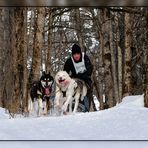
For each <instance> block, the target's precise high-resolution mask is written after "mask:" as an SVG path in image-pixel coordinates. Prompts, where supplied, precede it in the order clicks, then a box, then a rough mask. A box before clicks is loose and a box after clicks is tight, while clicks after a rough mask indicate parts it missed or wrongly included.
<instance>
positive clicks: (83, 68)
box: [71, 52, 86, 74]
mask: <svg viewBox="0 0 148 148" xmlns="http://www.w3.org/2000/svg"><path fill="white" fill-rule="evenodd" d="M71 59H72V62H73V65H74V68H75V71H76V73H77V74H78V73H83V72H84V71H86V66H85V62H84V52H83V53H82V61H81V62H78V63H76V62H75V61H74V59H73V57H71Z"/></svg>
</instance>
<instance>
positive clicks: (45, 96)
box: [28, 44, 93, 116]
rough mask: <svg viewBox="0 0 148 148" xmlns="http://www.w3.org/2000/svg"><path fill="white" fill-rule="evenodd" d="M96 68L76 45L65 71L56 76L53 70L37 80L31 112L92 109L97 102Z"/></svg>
mask: <svg viewBox="0 0 148 148" xmlns="http://www.w3.org/2000/svg"><path fill="white" fill-rule="evenodd" d="M92 71H93V65H92V63H91V61H90V59H89V57H88V56H87V55H86V54H84V53H83V52H82V51H81V48H80V46H79V45H77V44H74V45H73V46H72V55H71V56H70V57H69V58H68V59H67V61H66V62H65V65H64V69H63V70H61V71H59V72H57V73H56V75H55V77H53V76H51V74H50V72H49V73H45V72H43V73H42V76H41V78H40V80H39V81H36V82H33V84H32V87H31V91H30V97H31V98H30V99H29V102H28V111H29V113H33V114H35V115H37V116H42V115H47V114H48V113H51V112H54V113H56V114H57V115H62V114H68V113H76V112H89V111H90V106H91V103H93V94H92V81H91V74H92ZM53 84H55V85H53ZM53 88H54V89H53Z"/></svg>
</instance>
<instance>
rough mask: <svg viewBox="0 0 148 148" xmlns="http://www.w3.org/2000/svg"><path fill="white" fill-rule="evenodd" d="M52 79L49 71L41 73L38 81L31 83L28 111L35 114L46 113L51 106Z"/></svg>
mask: <svg viewBox="0 0 148 148" xmlns="http://www.w3.org/2000/svg"><path fill="white" fill-rule="evenodd" d="M53 82H54V79H53V77H52V76H51V75H50V72H49V73H47V74H46V73H45V72H43V73H42V76H41V78H40V80H39V81H35V82H33V84H32V87H31V91H30V97H31V99H30V100H29V102H28V110H29V113H34V114H35V115H37V116H41V115H47V112H48V110H49V109H50V108H51V106H52V104H53V103H52V100H51V98H50V97H51V92H52V85H53Z"/></svg>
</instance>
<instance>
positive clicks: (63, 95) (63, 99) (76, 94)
mask: <svg viewBox="0 0 148 148" xmlns="http://www.w3.org/2000/svg"><path fill="white" fill-rule="evenodd" d="M55 83H56V91H55V93H56V94H55V108H56V110H58V112H59V113H63V114H66V113H67V112H69V113H71V112H73V113H75V112H77V109H78V104H79V100H80V99H81V101H82V100H83V99H84V96H86V93H87V87H86V85H85V83H84V82H83V81H82V80H79V79H73V78H71V77H70V76H69V74H68V73H67V72H66V71H59V72H58V73H57V74H56V75H55ZM73 100H74V101H73ZM73 102H74V108H73V106H72V103H73ZM68 106H69V107H68ZM68 109H69V110H68Z"/></svg>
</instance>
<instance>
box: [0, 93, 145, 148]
mask: <svg viewBox="0 0 148 148" xmlns="http://www.w3.org/2000/svg"><path fill="white" fill-rule="evenodd" d="M143 102H144V100H143V95H139V96H128V97H125V98H123V101H122V103H120V104H118V105H117V106H115V107H113V108H110V109H107V110H103V111H97V112H90V113H78V114H75V115H64V116H58V117H56V116H48V117H37V118H31V117H30V118H20V117H17V118H13V119H12V118H11V119H9V115H8V114H6V113H5V110H4V109H2V108H0V140H66V142H64V141H57V142H55V141H51V142H50V143H49V141H48V142H47V141H46V142H44V145H45V146H44V148H45V147H46V146H47V147H48V146H49V145H48V144H50V145H51V146H52V145H53V146H54V147H55V145H54V144H56V145H59V146H60V147H61V146H62V145H63V147H64V148H66V145H67V147H69V145H70V147H74V145H75V147H78V145H80V146H81V147H88V146H89V147H91V146H92V144H93V145H94V147H95V146H97V147H98V144H99V145H100V144H101V148H104V147H105V145H106V147H110V146H111V145H114V146H113V147H115V146H117V147H119V145H120V144H121V145H120V147H121V146H123V147H127V145H130V143H129V142H127V141H122V142H121V141H108V142H105V141H102V140H148V109H147V108H144V107H143V106H144V103H143ZM67 140H86V141H82V142H80V141H75V142H72V141H71V142H70V141H67ZM87 140H97V141H93V142H92V141H87ZM98 140H101V142H99V141H98ZM22 143H23V145H24V147H32V146H33V145H34V144H35V145H34V146H35V147H36V148H38V147H39V146H42V144H43V142H41V141H40V142H39V141H34V142H33V143H34V144H33V145H32V143H31V142H29V143H28V142H25V141H23V142H22V141H18V142H12V141H9V142H4V141H3V142H0V147H1V146H4V147H6V146H7V145H9V144H11V145H10V146H11V147H13V145H14V147H15V148H17V146H18V147H20V145H22ZM71 143H72V144H71ZM30 144H31V145H30ZM103 144H105V145H104V147H103ZM147 144H148V143H147V142H146V141H145V142H142V143H141V142H136V141H135V143H134V148H136V147H138V148H139V147H141V146H142V145H144V146H145V145H147ZM23 145H22V146H23ZM72 145H73V146H72ZM84 145H85V146H84ZM138 145H139V146H138ZM10 146H9V147H10ZM22 146H21V147H22ZM130 147H131V145H130Z"/></svg>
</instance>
